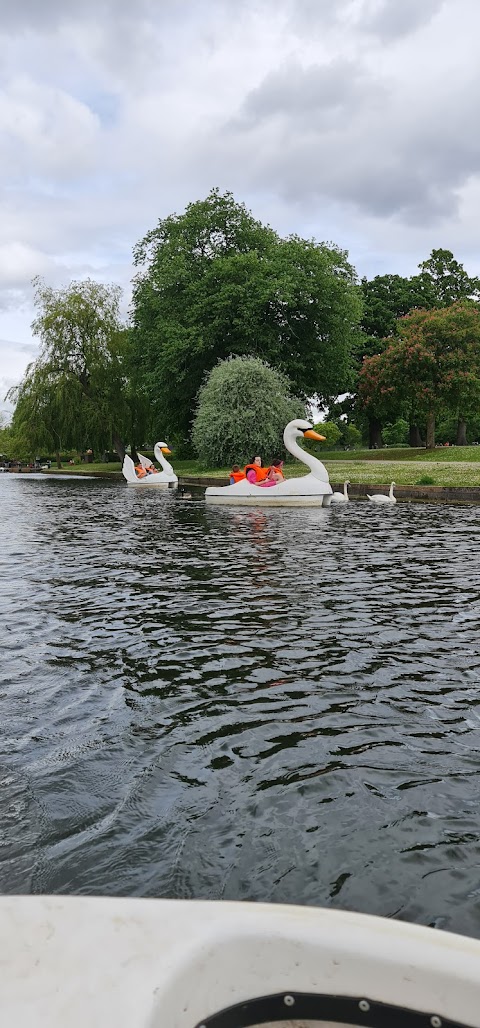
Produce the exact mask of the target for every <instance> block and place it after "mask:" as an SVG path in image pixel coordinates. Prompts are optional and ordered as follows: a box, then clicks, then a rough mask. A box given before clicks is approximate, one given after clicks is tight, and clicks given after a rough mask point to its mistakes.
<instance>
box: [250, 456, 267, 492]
mask: <svg viewBox="0 0 480 1028" xmlns="http://www.w3.org/2000/svg"><path fill="white" fill-rule="evenodd" d="M244 472H245V478H248V481H249V482H251V484H252V485H259V483H260V482H264V481H265V479H266V477H267V475H268V468H262V458H261V457H254V458H253V460H252V462H251V464H246V465H245V467H244Z"/></svg>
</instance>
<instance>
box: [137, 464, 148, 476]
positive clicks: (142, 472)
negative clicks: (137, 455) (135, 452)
mask: <svg viewBox="0 0 480 1028" xmlns="http://www.w3.org/2000/svg"><path fill="white" fill-rule="evenodd" d="M135 471H136V474H137V478H145V477H146V474H147V472H146V471H145V468H144V467H143V464H135Z"/></svg>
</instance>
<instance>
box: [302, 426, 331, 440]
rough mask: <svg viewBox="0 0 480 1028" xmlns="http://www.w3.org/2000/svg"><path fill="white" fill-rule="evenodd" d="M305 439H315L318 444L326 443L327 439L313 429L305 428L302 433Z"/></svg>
mask: <svg viewBox="0 0 480 1028" xmlns="http://www.w3.org/2000/svg"><path fill="white" fill-rule="evenodd" d="M303 434H304V437H305V439H316V440H317V441H318V442H320V443H326V441H327V437H326V436H324V435H319V434H318V432H314V430H313V428H307V430H306V432H304V433H303Z"/></svg>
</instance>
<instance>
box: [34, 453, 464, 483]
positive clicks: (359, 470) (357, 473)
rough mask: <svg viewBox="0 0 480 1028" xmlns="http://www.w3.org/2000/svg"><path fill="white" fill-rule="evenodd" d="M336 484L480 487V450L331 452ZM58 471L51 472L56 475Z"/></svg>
mask: <svg viewBox="0 0 480 1028" xmlns="http://www.w3.org/2000/svg"><path fill="white" fill-rule="evenodd" d="M319 456H321V460H322V461H324V463H325V465H326V467H327V470H328V473H329V476H330V478H331V480H332V482H335V483H336V482H343V481H344V479H346V478H348V479H350V481H351V482H352V483H355V482H356V483H359V484H360V483H362V484H363V483H367V484H369V483H370V484H372V485H373V484H377V483H378V484H384V483H385V484H388V483H389V482H390V481H391V480H392V479H394V480H395V482H396V483H397V484H398V485H419V484H422V483H421V479H423V478H425V476H426V477H428V478H430V479H432V482H430V483H428V482H427V483H424V484H427V485H428V484H431V485H449V486H480V446H465V447H445V448H442V449H437V450H435V451H426V450H408V449H398V450H393V449H392V450H355V451H349V452H347V453H342V452H339V451H331V452H329V453H322V454H321V455H320V454H319ZM172 459H173V464H174V467H175V471H176V473H177V474H178V475H179V476H180V477H183V476H189V477H190V476H191V477H197V476H199V477H202V476H208V477H209V478H220V479H222V478H223V479H224V478H225V477H226V476H227V475H228V471H229V469H228V468H205V467H203V466H202V465H201V464H200V463H199V461H196V460H188V461H186V460H183V461H176V460H175V457H173V458H172ZM63 470H64V471H65V472H71V473H73V474H76V475H79V474H81V475H89V474H92V473H93V472H96V473H103V474H112V473H116V474H120V473H121V465H120V464H119V463H118V464H75V465H69V466H65V467H64V468H63ZM56 472H57V468H56V467H53V466H52V468H51V473H52V474H55V473H56ZM285 474H286V477H287V478H292V477H297V476H298V475H304V474H305V467H304V466H303V465H302V464H300V463H299V462H294V463H292V464H286V465H285Z"/></svg>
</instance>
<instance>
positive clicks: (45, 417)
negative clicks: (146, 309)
mask: <svg viewBox="0 0 480 1028" xmlns="http://www.w3.org/2000/svg"><path fill="white" fill-rule="evenodd" d="M35 286H36V290H35V305H36V307H37V310H38V316H37V317H36V319H35V321H34V322H33V324H32V331H33V334H34V335H35V336H37V337H38V338H39V339H40V344H41V348H40V354H39V357H38V358H37V360H36V361H34V362H33V363H32V364H30V366H29V367H28V369H27V371H26V373H25V376H24V378H23V380H22V382H21V383H20V385H19V386H18V387H16V388H15V389H14V390H12V391H11V393H10V398H11V399H13V400H14V402H15V403H16V408H15V413H14V416H13V424H12V428H13V432H14V434H15V436H16V437H17V438H18V439H19V440H21V441H22V443H23V444H24V445H28V446H29V447H30V448H31V449H35V450H38V449H42V448H45V449H48V450H49V451H50V452H56V453H57V455H59V454H60V452H61V451H62V449H78V450H83V449H85V448H87V447H91V448H92V449H102V448H103V449H105V448H108V449H109V448H110V447H111V446H112V445H113V447H114V448H115V450H116V451H117V453H118V456H119V458H120V460H123V457H124V455H125V443H124V440H125V439H126V438H129V440H130V442H132V441H133V437H134V433H135V424H136V421H137V420H138V409H137V408H138V404H137V403H136V400H135V391H134V389H132V382H131V378H132V375H131V371H132V369H131V359H130V334H129V332H128V330H127V329H125V327H124V326H123V325H122V323H121V319H120V311H119V307H120V298H121V290H120V288H119V287H118V286H115V285H103V284H101V283H98V282H93V281H91V280H90V279H87V280H85V281H82V282H72V283H70V285H69V286H67V287H66V288H64V289H52V288H50V287H49V286H46V285H45V284H44V283H43V282H42V281H41V279H36V280H35Z"/></svg>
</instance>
